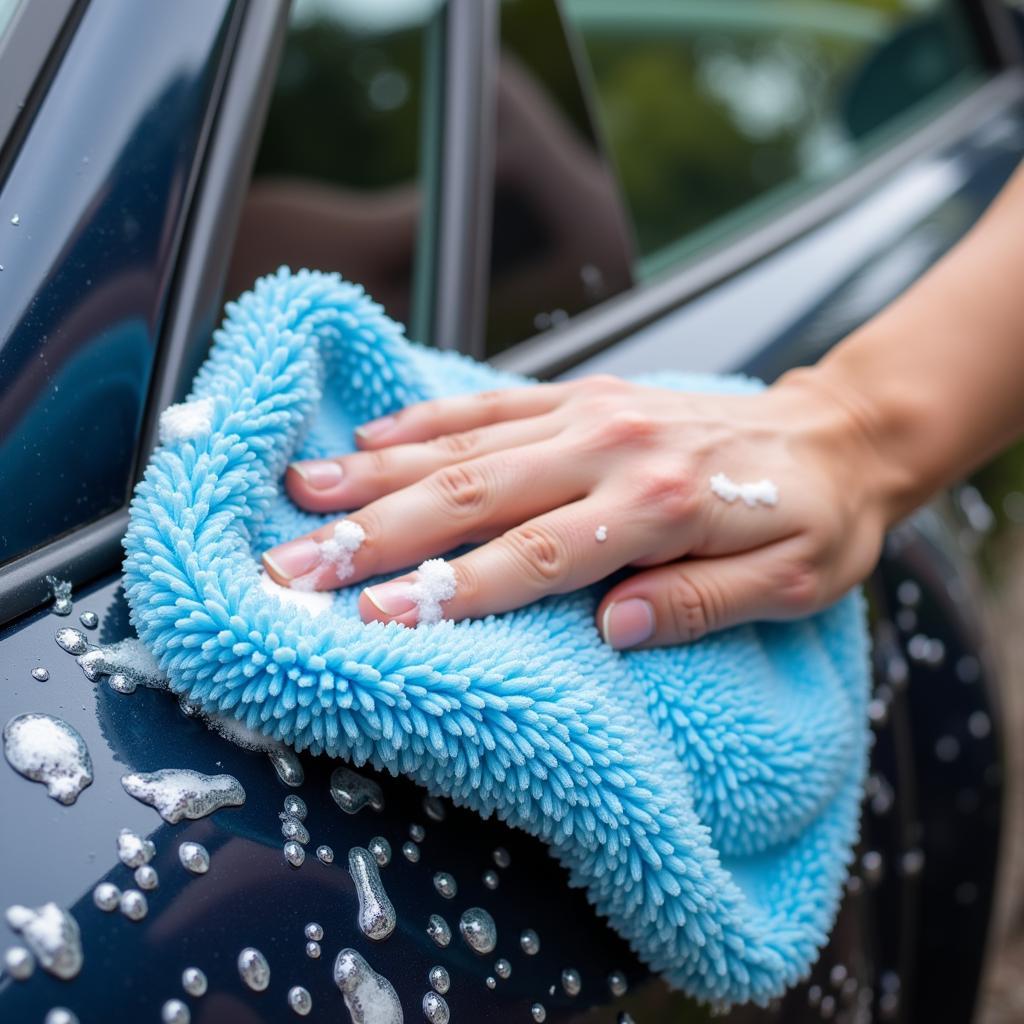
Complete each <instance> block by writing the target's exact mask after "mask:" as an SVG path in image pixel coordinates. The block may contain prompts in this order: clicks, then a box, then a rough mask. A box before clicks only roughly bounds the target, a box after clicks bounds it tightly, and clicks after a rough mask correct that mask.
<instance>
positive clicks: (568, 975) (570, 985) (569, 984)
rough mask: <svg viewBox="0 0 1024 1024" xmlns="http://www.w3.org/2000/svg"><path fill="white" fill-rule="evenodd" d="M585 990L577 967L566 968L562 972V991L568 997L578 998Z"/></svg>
mask: <svg viewBox="0 0 1024 1024" xmlns="http://www.w3.org/2000/svg"><path fill="white" fill-rule="evenodd" d="M582 988H583V980H582V979H581V978H580V972H579V971H577V970H576V968H575V967H566V969H565V970H564V971H562V991H564V992H565V994H566V995H567V996H578V995H579V994H580V991H581V990H582Z"/></svg>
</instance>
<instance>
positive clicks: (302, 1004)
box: [288, 985, 313, 1017]
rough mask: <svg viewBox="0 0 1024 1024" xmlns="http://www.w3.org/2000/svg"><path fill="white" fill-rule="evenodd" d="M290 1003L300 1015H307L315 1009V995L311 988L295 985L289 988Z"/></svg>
mask: <svg viewBox="0 0 1024 1024" xmlns="http://www.w3.org/2000/svg"><path fill="white" fill-rule="evenodd" d="M288 1005H289V1006H290V1007H291V1009H293V1010H294V1011H295V1012H296V1013H297V1014H298V1015H299V1016H300V1017H305V1016H306V1015H307V1014H308V1013H309V1011H310V1010H312V1009H313V997H312V996H311V995H310V994H309V989H307V988H303V987H302V986H301V985H293V986H292V987H291V988H290V989H288Z"/></svg>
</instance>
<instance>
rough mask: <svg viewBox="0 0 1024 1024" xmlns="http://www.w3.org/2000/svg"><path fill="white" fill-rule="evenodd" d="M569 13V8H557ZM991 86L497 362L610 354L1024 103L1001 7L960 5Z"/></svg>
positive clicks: (534, 371) (1022, 56)
mask: <svg viewBox="0 0 1024 1024" xmlns="http://www.w3.org/2000/svg"><path fill="white" fill-rule="evenodd" d="M555 2H556V3H558V4H559V6H561V0H555ZM959 6H960V8H961V9H962V11H963V13H964V16H965V20H966V21H967V23H968V24H969V25H970V26H972V27H973V30H974V33H975V36H976V39H977V42H978V44H979V49H980V51H981V56H982V61H983V64H984V66H985V68H986V70H988V71H989V72H991V74H992V77H990V78H989V79H988V80H987V81H985V82H982V83H981V84H979V85H978V86H977V87H975V88H974V89H973V90H972V91H971V92H970V93H969V94H968V95H966V96H964V97H963V98H961V99H960V100H957V101H955V102H953V103H952V104H951V105H950V106H949V107H948V108H946V109H945V110H943V111H942V113H940V114H939V115H938V116H937V117H935V118H933V119H932V120H931V121H929V122H928V123H926V124H923V125H921V126H920V127H919V128H917V129H916V130H914V131H913V132H912V133H910V134H909V135H907V136H906V137H905V138H903V139H900V140H899V141H897V142H894V143H893V144H891V145H890V146H888V147H886V148H884V149H882V150H881V151H880V152H878V153H877V154H875V155H873V156H871V157H869V158H868V159H867V160H866V161H865V162H864V163H862V164H861V165H860V166H858V167H856V168H854V169H853V170H852V171H851V172H849V173H848V174H847V175H845V176H844V177H842V178H840V179H839V180H838V181H836V182H834V183H833V184H831V185H828V186H825V187H824V188H822V189H821V190H819V191H816V192H814V193H812V194H810V195H808V196H806V197H803V198H800V199H797V200H795V201H794V202H793V204H791V205H788V206H786V207H784V208H782V209H780V210H779V211H778V213H776V214H775V215H773V216H771V217H769V218H768V219H767V220H765V221H764V222H762V223H761V224H759V225H758V226H757V227H755V228H753V229H752V230H750V231H748V232H746V233H745V234H741V235H739V236H737V237H734V238H732V239H728V240H725V241H723V242H722V243H721V244H720V245H718V246H715V247H712V248H709V249H708V250H707V251H706V252H703V253H701V254H699V255H698V256H696V257H695V258H694V259H691V260H689V261H686V262H684V263H681V264H680V265H679V267H678V268H677V269H674V270H670V271H667V272H666V273H665V275H664V276H660V277H658V278H657V279H655V280H652V281H650V282H644V281H640V282H638V283H637V284H636V285H635V286H634V287H633V288H632V289H630V290H628V291H626V292H622V293H620V294H619V295H617V296H613V297H611V298H609V299H607V300H606V301H605V302H603V303H601V304H599V305H597V306H595V307H593V308H592V309H589V310H585V311H583V312H581V313H579V314H577V315H576V316H574V317H573V318H572V319H570V320H569V321H567V322H566V323H565V324H564V325H561V326H559V327H555V328H551V329H549V330H546V331H544V332H543V333H542V334H537V335H534V336H532V337H530V338H524V339H523V340H522V341H520V342H518V343H517V344H516V345H514V346H512V347H511V348H509V349H507V350H506V351H504V352H502V353H499V354H498V355H497V356H495V357H494V358H493V360H492V362H493V363H494V365H495V366H497V367H499V368H500V369H502V370H508V371H511V372H515V373H523V374H527V375H529V376H534V377H541V378H549V377H553V376H556V375H558V374H559V373H563V372H565V371H567V370H569V369H571V368H572V367H573V366H574V365H576V364H577V363H580V362H582V361H583V360H584V359H587V358H589V357H591V356H594V355H596V354H597V353H599V352H601V351H603V350H604V349H607V348H609V347H610V346H612V345H614V344H616V343H617V342H619V341H621V340H623V339H624V338H626V337H628V336H629V335H631V334H633V333H635V332H636V331H638V330H640V329H641V328H643V327H646V326H647V325H649V324H651V323H653V322H655V321H656V320H658V319H660V318H661V317H663V316H665V315H666V314H668V313H671V312H672V311H673V310H675V309H678V308H680V307H681V306H683V305H685V304H686V303H688V302H690V301H691V300H693V299H695V298H697V297H699V296H700V295H702V294H703V293H705V292H707V291H709V290H711V289H712V288H714V287H716V286H717V285H719V284H722V283H724V282H725V281H727V280H729V279H730V278H731V277H734V276H736V275H737V274H739V273H741V272H742V271H744V270H746V269H748V268H749V267H751V266H752V265H754V264H755V263H757V262H759V261H760V260H762V259H764V258H765V257H767V256H769V255H771V254H772V253H773V252H776V251H778V250H779V249H781V248H783V247H785V246H786V245H788V244H789V243H791V242H793V241H796V240H797V239H798V238H800V237H801V236H803V235H806V234H807V233H809V232H810V231H812V230H813V229H814V228H816V227H818V226H819V225H820V224H822V223H823V222H825V221H827V220H829V219H831V218H833V217H835V216H836V215H837V214H839V213H841V212H842V211H843V210H845V209H847V208H849V207H851V206H852V205H853V204H854V203H855V202H856V201H857V200H858V199H860V198H861V197H863V196H864V195H866V194H868V193H869V192H870V191H871V190H872V189H873V188H875V187H877V186H878V185H879V184H881V183H882V182H884V181H885V180H886V178H887V177H888V176H890V175H891V174H892V173H893V172H894V171H895V170H896V169H898V168H899V167H901V166H902V165H903V164H905V163H906V162H907V161H909V160H911V159H913V158H914V157H917V156H921V155H923V154H926V153H928V152H937V151H938V150H940V149H942V148H945V146H946V145H948V144H949V142H950V141H951V140H953V139H954V138H956V137H959V136H960V135H963V134H964V133H966V132H967V131H969V130H970V129H971V128H972V127H973V126H974V125H975V124H976V123H977V120H978V117H979V115H980V114H982V113H984V112H986V111H988V110H991V109H992V108H993V105H995V104H1003V105H1005V104H1007V103H1010V102H1012V101H1013V100H1014V99H1017V98H1020V97H1022V96H1024V46H1022V41H1021V38H1020V35H1019V33H1018V31H1017V30H1016V28H1015V26H1014V24H1013V18H1012V15H1011V14H1010V12H1009V11H1008V9H1007V8H1006V7H1005V6H1004V5H1003V4H1002V3H1001V2H1000V0H979V2H976V3H975V2H972V0H959Z"/></svg>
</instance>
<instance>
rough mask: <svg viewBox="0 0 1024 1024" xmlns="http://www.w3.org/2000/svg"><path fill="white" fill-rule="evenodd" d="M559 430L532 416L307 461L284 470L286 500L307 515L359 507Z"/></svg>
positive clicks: (550, 419) (555, 424)
mask: <svg viewBox="0 0 1024 1024" xmlns="http://www.w3.org/2000/svg"><path fill="white" fill-rule="evenodd" d="M560 429H561V428H560V425H559V424H558V422H557V421H556V420H555V418H554V417H552V416H533V417H529V418H528V419H522V420H510V421H508V422H506V423H498V424H495V425H493V426H489V427H481V428H478V429H475V430H469V431H466V432H464V433H461V434H445V435H442V436H441V437H438V438H435V439H434V440H433V441H428V442H426V443H410V444H396V445H394V446H393V447H390V448H381V449H379V450H375V451H364V452H356V453H355V454H354V455H345V456H342V457H340V458H336V459H306V460H304V461H301V462H294V463H292V465H291V466H290V467H289V468H288V474H287V476H286V477H285V486H286V488H287V490H288V494H289V496H290V497H291V499H292V500H293V501H294V502H295V503H296V504H297V505H299V506H300V507H301V508H305V509H308V510H309V511H310V512H339V511H341V510H342V509H350V508H361V507H362V506H363V505H368V504H369V503H370V502H371V501H375V500H376V499H377V498H380V497H381V496H383V495H385V494H389V493H391V492H392V491H397V490H399V489H401V488H402V487H407V486H409V485H410V484H413V483H415V482H416V481H418V480H422V479H423V478H424V477H426V476H429V475H430V474H431V473H433V472H436V471H437V470H439V469H442V468H444V467H445V466H450V465H452V464H453V463H456V462H465V461H467V460H469V459H473V458H479V457H480V456H482V455H489V454H492V453H494V452H499V451H502V450H505V449H508V448H517V447H521V446H522V445H526V444H534V443H536V442H539V441H543V440H546V439H548V438H551V437H554V436H555V435H556V434H557V433H558V431H559V430H560Z"/></svg>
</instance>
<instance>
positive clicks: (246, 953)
mask: <svg viewBox="0 0 1024 1024" xmlns="http://www.w3.org/2000/svg"><path fill="white" fill-rule="evenodd" d="M237 963H238V975H239V977H240V978H241V979H242V981H243V982H245V984H246V985H248V986H249V988H251V989H252V990H253V992H263V991H264V990H265V989H266V987H267V986H268V985H269V984H270V964H268V963H267V958H266V957H265V956H264V955H263V954H262V953H261V952H260V951H259V950H258V949H255V948H254V947H253V946H246V947H245V949H243V950H242V952H241V953H239V954H238V961H237Z"/></svg>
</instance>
